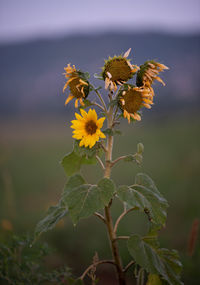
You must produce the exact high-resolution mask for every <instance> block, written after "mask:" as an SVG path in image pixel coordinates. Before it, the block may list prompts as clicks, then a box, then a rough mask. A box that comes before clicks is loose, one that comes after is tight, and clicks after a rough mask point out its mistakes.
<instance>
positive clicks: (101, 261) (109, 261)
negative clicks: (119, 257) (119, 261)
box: [80, 260, 115, 280]
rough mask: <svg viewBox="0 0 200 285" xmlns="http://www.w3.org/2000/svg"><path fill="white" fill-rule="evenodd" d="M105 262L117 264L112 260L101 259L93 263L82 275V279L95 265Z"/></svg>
mask: <svg viewBox="0 0 200 285" xmlns="http://www.w3.org/2000/svg"><path fill="white" fill-rule="evenodd" d="M105 263H109V264H113V265H115V262H114V261H112V260H100V261H97V262H96V263H93V264H91V265H90V266H89V267H88V268H87V269H86V270H85V271H84V272H83V274H82V275H81V277H80V279H81V280H83V279H84V278H85V276H86V275H87V273H88V272H89V271H90V270H91V269H92V268H93V267H94V266H98V265H100V264H105Z"/></svg>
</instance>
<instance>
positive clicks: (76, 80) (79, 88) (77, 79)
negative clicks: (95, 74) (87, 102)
mask: <svg viewBox="0 0 200 285" xmlns="http://www.w3.org/2000/svg"><path fill="white" fill-rule="evenodd" d="M64 69H65V73H64V75H65V77H66V78H67V79H68V80H67V82H66V83H65V86H64V88H63V92H64V91H65V89H66V88H67V87H68V86H69V89H70V94H69V96H68V98H67V99H66V101H65V105H67V104H68V103H69V102H70V101H71V100H72V99H73V98H75V107H76V108H77V107H78V102H80V104H81V105H82V106H84V101H83V100H84V99H85V98H86V97H87V96H88V93H89V82H88V81H87V80H86V79H84V78H83V76H82V75H83V73H82V72H81V71H79V70H76V68H75V65H73V67H71V66H70V64H68V65H67V67H65V68H64Z"/></svg>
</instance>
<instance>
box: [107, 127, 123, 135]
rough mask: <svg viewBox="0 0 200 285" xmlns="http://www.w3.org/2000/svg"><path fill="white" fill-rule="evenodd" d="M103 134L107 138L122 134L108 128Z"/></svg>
mask: <svg viewBox="0 0 200 285" xmlns="http://www.w3.org/2000/svg"><path fill="white" fill-rule="evenodd" d="M103 133H104V134H105V135H107V136H114V135H121V134H122V132H121V131H120V130H113V129H110V128H107V129H106V130H104V131H103Z"/></svg>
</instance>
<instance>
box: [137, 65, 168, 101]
mask: <svg viewBox="0 0 200 285" xmlns="http://www.w3.org/2000/svg"><path fill="white" fill-rule="evenodd" d="M165 69H169V68H168V67H167V66H166V65H164V64H161V63H159V62H156V61H154V60H150V61H146V62H145V63H144V64H142V65H141V66H140V70H139V71H138V72H137V78H136V85H137V86H138V87H141V86H143V87H145V88H148V89H149V91H150V92H151V95H152V98H153V96H154V90H153V88H152V83H153V82H154V80H157V81H159V82H161V83H162V84H163V85H165V83H164V82H163V80H162V79H161V78H160V77H159V76H158V74H159V73H160V72H162V71H163V70H165Z"/></svg>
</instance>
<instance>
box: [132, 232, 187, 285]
mask: <svg viewBox="0 0 200 285" xmlns="http://www.w3.org/2000/svg"><path fill="white" fill-rule="evenodd" d="M128 249H129V252H130V254H131V255H132V257H133V258H134V260H135V262H136V263H137V264H139V265H140V266H141V267H143V268H144V269H145V270H146V271H147V272H149V273H152V274H158V275H160V276H161V277H162V278H163V279H164V280H165V281H167V283H168V284H170V285H180V284H183V283H182V282H181V281H180V272H181V269H182V265H181V263H180V261H179V257H178V254H177V252H176V251H175V250H171V251H170V250H168V249H163V248H158V247H154V246H153V245H152V242H148V236H147V237H145V238H143V239H142V238H141V237H140V236H138V235H133V236H131V237H130V239H129V240H128Z"/></svg>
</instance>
